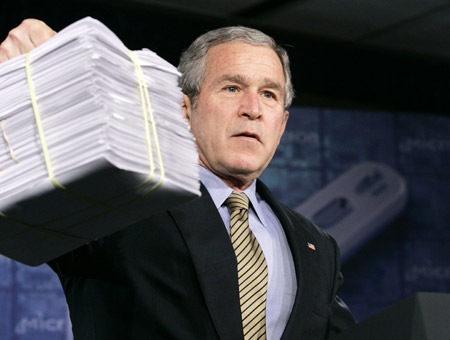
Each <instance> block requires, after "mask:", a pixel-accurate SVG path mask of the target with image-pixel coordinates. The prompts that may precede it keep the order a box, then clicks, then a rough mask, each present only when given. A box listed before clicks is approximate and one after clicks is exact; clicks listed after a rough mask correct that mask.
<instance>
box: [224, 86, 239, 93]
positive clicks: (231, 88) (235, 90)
mask: <svg viewBox="0 0 450 340" xmlns="http://www.w3.org/2000/svg"><path fill="white" fill-rule="evenodd" d="M226 89H227V91H228V92H237V90H238V89H237V87H236V86H227V88H226Z"/></svg>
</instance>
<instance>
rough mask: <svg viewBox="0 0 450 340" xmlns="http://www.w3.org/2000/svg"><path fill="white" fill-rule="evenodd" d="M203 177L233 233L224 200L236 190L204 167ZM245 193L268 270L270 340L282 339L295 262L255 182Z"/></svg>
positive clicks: (291, 297)
mask: <svg viewBox="0 0 450 340" xmlns="http://www.w3.org/2000/svg"><path fill="white" fill-rule="evenodd" d="M200 178H201V181H202V183H203V184H204V185H205V187H206V189H207V190H208V192H209V194H210V195H211V197H212V199H213V201H214V204H215V206H216V207H217V210H218V211H219V213H220V216H221V217H222V220H223V223H224V224H225V227H226V228H227V231H228V233H230V212H229V209H228V207H227V206H226V205H225V200H226V199H227V198H228V196H229V195H230V194H231V193H232V192H233V190H232V189H231V188H230V187H228V186H227V185H226V184H225V183H224V182H223V181H222V180H221V179H220V178H219V177H217V176H216V175H214V174H213V173H212V172H210V171H209V170H207V169H205V168H204V167H202V166H200ZM243 192H244V193H245V194H246V195H247V196H248V198H249V200H250V202H251V204H250V210H249V224H250V229H251V230H252V232H253V234H254V235H255V237H256V239H257V240H258V242H259V244H260V246H261V248H262V250H263V252H264V256H265V258H266V262H267V267H268V270H269V278H268V287H267V303H266V334H267V340H279V339H280V338H281V335H282V334H283V331H284V328H285V327H286V323H287V320H288V318H289V315H290V314H291V311H292V306H293V304H294V299H295V294H296V292H297V280H296V278H295V269H294V261H293V259H292V254H291V250H290V248H289V244H288V242H287V239H286V235H285V234H284V230H283V227H282V226H281V223H280V221H279V220H278V218H277V217H276V215H275V214H274V212H273V211H272V209H271V208H270V206H269V205H268V204H267V203H266V202H265V201H264V200H262V199H261V197H259V195H258V194H257V193H256V181H253V183H252V184H251V185H250V186H249V187H248V188H246V189H245V190H244V191H243Z"/></svg>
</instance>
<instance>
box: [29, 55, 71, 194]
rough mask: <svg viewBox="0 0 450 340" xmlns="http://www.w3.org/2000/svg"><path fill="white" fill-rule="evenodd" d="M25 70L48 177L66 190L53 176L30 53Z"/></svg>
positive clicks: (55, 184)
mask: <svg viewBox="0 0 450 340" xmlns="http://www.w3.org/2000/svg"><path fill="white" fill-rule="evenodd" d="M25 70H26V73H27V81H28V87H29V89H30V97H31V104H32V106H33V112H34V118H35V119H36V126H37V128H38V132H39V138H40V139H41V146H42V152H43V154H44V160H45V166H46V167H47V173H48V177H49V178H50V181H51V182H52V183H53V185H54V186H55V187H57V188H58V189H63V190H66V188H65V187H64V186H63V185H62V184H60V183H59V182H58V181H57V180H56V178H55V176H54V174H53V168H52V163H51V161H50V155H49V153H48V148H47V142H46V141H45V135H44V129H43V127H42V121H41V115H40V113H39V108H38V106H37V101H36V93H35V91H34V84H33V79H32V78H31V67H30V52H28V53H27V58H26V62H25Z"/></svg>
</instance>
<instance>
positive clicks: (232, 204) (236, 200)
mask: <svg viewBox="0 0 450 340" xmlns="http://www.w3.org/2000/svg"><path fill="white" fill-rule="evenodd" d="M225 204H226V205H227V206H228V208H230V210H231V212H233V211H236V210H242V209H245V210H248V204H249V200H248V197H247V195H246V194H244V193H243V192H233V193H232V194H231V195H230V196H228V198H227V199H226V201H225Z"/></svg>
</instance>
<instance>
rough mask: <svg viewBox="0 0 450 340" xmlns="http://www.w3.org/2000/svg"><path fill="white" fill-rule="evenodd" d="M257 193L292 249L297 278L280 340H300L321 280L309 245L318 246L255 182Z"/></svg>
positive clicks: (304, 229)
mask: <svg viewBox="0 0 450 340" xmlns="http://www.w3.org/2000/svg"><path fill="white" fill-rule="evenodd" d="M257 191H258V194H259V195H261V197H262V198H263V199H264V200H265V201H266V202H267V203H268V204H269V205H270V206H271V208H272V210H273V211H274V213H275V215H277V217H278V219H279V220H280V223H281V225H282V226H283V229H284V232H285V234H286V238H287V240H288V243H289V247H290V249H291V253H292V257H293V260H294V267H295V273H296V279H297V294H296V296H295V301H294V306H293V308H292V312H291V315H290V317H289V319H288V322H287V324H286V328H285V329H284V332H283V336H282V337H281V340H287V339H301V337H302V334H303V332H304V331H305V329H306V326H307V323H308V320H309V318H310V317H311V314H312V307H313V306H314V303H315V297H316V289H317V287H318V284H317V283H318V280H320V269H319V264H320V261H319V257H318V251H320V249H317V250H316V251H313V250H312V249H310V248H309V247H308V242H309V243H311V244H317V242H316V240H315V238H314V237H313V235H311V234H310V233H309V232H308V231H307V230H306V228H301V227H300V226H299V225H298V224H299V223H301V222H299V221H297V223H296V226H294V223H293V220H292V219H293V218H295V217H294V216H293V215H292V214H289V215H288V214H287V212H286V208H284V207H283V206H281V205H280V204H279V203H278V202H277V201H276V200H275V198H274V197H273V195H272V194H271V192H270V191H269V189H268V188H267V187H266V186H265V185H264V184H263V183H262V182H261V181H258V182H257Z"/></svg>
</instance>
